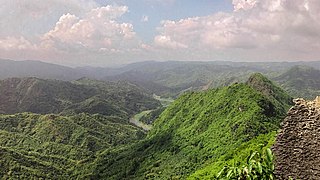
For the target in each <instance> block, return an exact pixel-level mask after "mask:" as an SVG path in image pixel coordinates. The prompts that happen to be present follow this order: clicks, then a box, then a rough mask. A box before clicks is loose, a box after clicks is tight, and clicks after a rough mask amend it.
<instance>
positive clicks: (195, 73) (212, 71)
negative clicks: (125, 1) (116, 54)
mask: <svg viewBox="0 0 320 180" xmlns="http://www.w3.org/2000/svg"><path fill="white" fill-rule="evenodd" d="M296 66H308V67H312V68H314V70H320V61H315V62H303V61H301V62H223V61H215V62H183V61H182V62H180V61H179V62H178V61H168V62H154V61H147V62H140V63H133V64H129V65H126V66H123V67H119V68H102V67H78V68H70V67H65V66H60V65H55V64H49V63H43V62H40V61H12V60H0V79H5V78H10V77H37V78H41V79H57V80H69V81H70V80H77V79H80V78H83V77H87V78H90V79H98V80H103V81H127V82H130V83H132V84H135V85H137V86H139V87H140V88H143V89H144V90H145V91H147V92H149V93H151V94H152V93H155V94H158V95H162V96H177V95H179V94H181V93H182V92H185V91H190V90H204V89H210V88H216V87H220V86H228V85H230V84H232V83H235V82H245V81H246V80H247V79H248V77H249V76H250V74H252V73H255V72H259V73H263V74H265V75H266V76H267V77H269V78H271V79H273V80H275V81H276V82H277V83H279V85H281V86H282V87H284V88H285V89H286V90H288V92H289V93H291V94H292V95H293V96H303V97H306V98H313V96H314V94H315V93H314V92H311V91H310V92H309V90H307V91H306V93H302V92H299V91H301V90H299V88H298V89H296V90H290V88H295V87H293V86H292V85H289V84H288V81H287V80H288V78H289V79H296V78H297V77H296V76H297V74H294V73H290V72H287V71H289V69H290V68H294V67H296ZM295 70H298V71H300V69H293V70H292V71H295ZM283 73H285V74H283ZM304 78H308V80H307V79H304ZM310 78H312V79H310ZM314 78H315V77H314V76H299V79H301V81H304V82H306V81H309V83H308V85H310V83H313V85H312V88H318V87H319V82H318V80H317V79H314ZM311 81H313V82H311ZM300 89H301V88H300ZM312 91H313V90H312ZM316 93H318V91H317V90H316Z"/></svg>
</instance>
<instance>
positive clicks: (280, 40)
mask: <svg viewBox="0 0 320 180" xmlns="http://www.w3.org/2000/svg"><path fill="white" fill-rule="evenodd" d="M319 19H320V1H319V0H68V1H65V0H0V59H12V60H41V61H45V62H49V63H56V64H62V65H67V66H103V67H106V66H113V65H119V64H128V63H133V62H139V61H150V60H155V61H169V60H175V61H179V60H181V61H314V60H320V58H319V57H320V21H319Z"/></svg>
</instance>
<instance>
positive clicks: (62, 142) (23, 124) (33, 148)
mask: <svg viewBox="0 0 320 180" xmlns="http://www.w3.org/2000/svg"><path fill="white" fill-rule="evenodd" d="M0 137H1V138H0V157H1V160H0V165H1V170H0V176H1V177H3V178H7V177H10V178H14V179H22V178H23V179H33V178H45V179H69V178H71V177H73V178H75V179H76V178H81V179H83V178H87V177H90V176H91V173H92V171H93V169H94V168H95V163H94V161H95V158H96V156H97V155H98V154H99V153H100V152H101V151H105V150H106V149H112V148H115V147H118V146H121V145H127V144H130V143H133V142H136V141H137V140H139V139H142V138H143V137H145V134H144V132H143V131H142V130H140V129H139V128H136V127H134V126H132V125H129V124H128V122H127V120H125V119H120V118H118V117H113V116H110V117H107V116H102V115H88V114H79V115H74V116H68V117H66V116H58V115H54V114H49V115H39V114H30V113H22V114H15V115H1V116H0Z"/></svg>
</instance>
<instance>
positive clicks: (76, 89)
mask: <svg viewBox="0 0 320 180" xmlns="http://www.w3.org/2000/svg"><path fill="white" fill-rule="evenodd" d="M0 102H1V104H0V113H2V114H13V113H17V112H33V113H40V114H48V113H62V114H74V113H82V112H84V113H90V114H94V113H100V114H103V115H113V116H121V117H128V116H131V115H133V114H135V113H137V112H140V111H143V110H147V109H154V108H156V107H158V106H159V105H160V103H159V102H158V101H157V100H155V99H153V98H152V95H150V94H147V93H146V92H144V91H143V90H142V89H140V88H138V87H137V86H135V85H132V84H129V83H126V82H102V81H95V80H90V79H86V78H82V79H79V80H77V81H73V82H67V81H59V80H44V79H38V78H32V77H30V78H9V79H5V80H2V81H0Z"/></svg>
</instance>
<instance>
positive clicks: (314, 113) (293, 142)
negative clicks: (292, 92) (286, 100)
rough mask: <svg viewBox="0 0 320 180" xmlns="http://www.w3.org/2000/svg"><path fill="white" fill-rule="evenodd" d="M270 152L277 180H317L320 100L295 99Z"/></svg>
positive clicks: (318, 168)
mask: <svg viewBox="0 0 320 180" xmlns="http://www.w3.org/2000/svg"><path fill="white" fill-rule="evenodd" d="M294 103H295V105H294V106H293V107H292V108H291V109H290V110H289V111H288V115H287V117H286V118H285V120H284V121H283V123H282V124H281V126H282V127H281V130H280V132H279V134H278V136H277V139H276V143H275V145H274V146H273V151H274V154H275V157H276V162H275V164H276V166H275V174H276V177H277V179H280V180H282V179H289V177H292V178H294V179H301V180H303V179H306V180H319V179H320V97H319V96H318V97H317V98H316V99H315V100H314V101H305V100H304V99H301V98H298V99H294Z"/></svg>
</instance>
